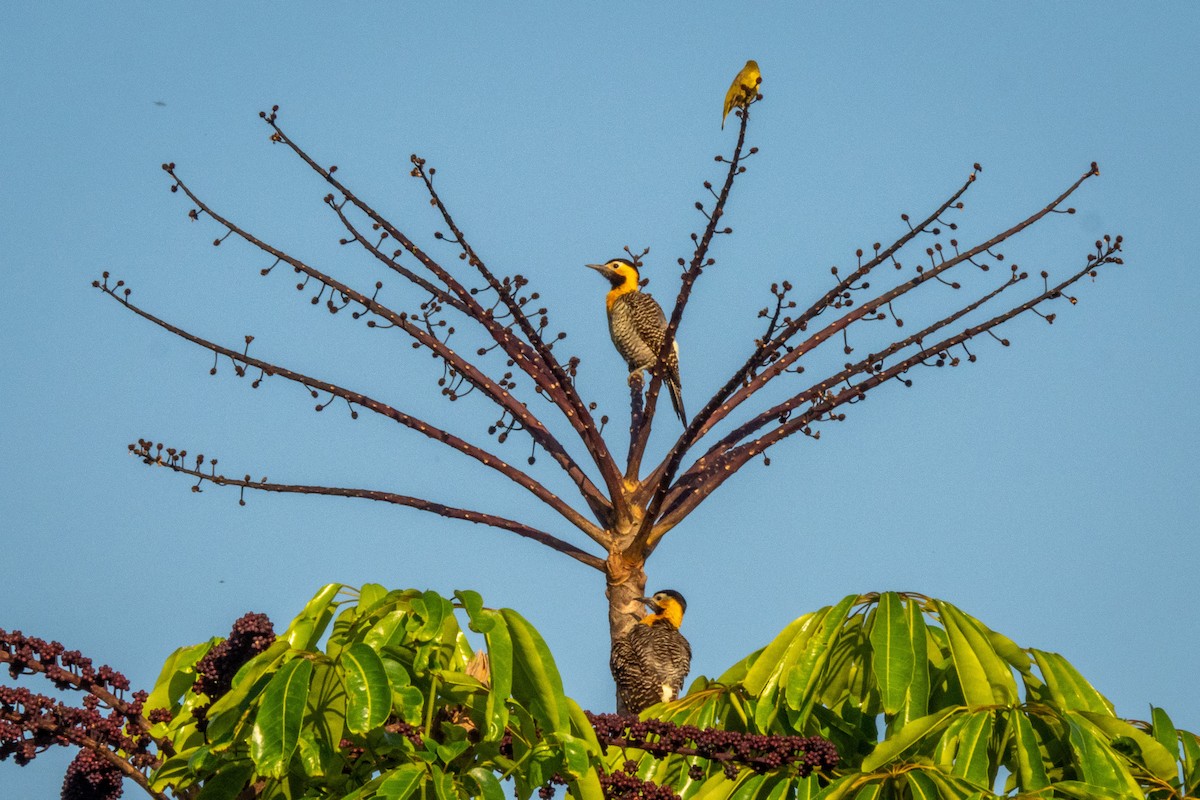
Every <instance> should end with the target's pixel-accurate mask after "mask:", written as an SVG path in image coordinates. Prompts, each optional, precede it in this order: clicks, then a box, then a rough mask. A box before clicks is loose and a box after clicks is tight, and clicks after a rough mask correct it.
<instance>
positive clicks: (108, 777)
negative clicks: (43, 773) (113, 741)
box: [62, 750, 124, 800]
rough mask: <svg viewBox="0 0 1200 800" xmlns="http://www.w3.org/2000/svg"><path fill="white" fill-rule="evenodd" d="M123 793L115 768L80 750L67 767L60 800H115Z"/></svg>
mask: <svg viewBox="0 0 1200 800" xmlns="http://www.w3.org/2000/svg"><path fill="white" fill-rule="evenodd" d="M123 792H124V788H123V787H122V785H121V771H120V770H119V769H117V768H116V766H114V765H113V764H112V763H110V762H109V761H106V760H105V759H103V758H101V757H100V756H99V755H97V754H96V753H93V752H92V751H91V750H80V751H79V754H78V755H76V756H75V760H74V761H72V762H71V765H70V766H69V767H67V776H66V778H64V779H63V787H62V800H117V798H119V797H120V796H121V794H122V793H123Z"/></svg>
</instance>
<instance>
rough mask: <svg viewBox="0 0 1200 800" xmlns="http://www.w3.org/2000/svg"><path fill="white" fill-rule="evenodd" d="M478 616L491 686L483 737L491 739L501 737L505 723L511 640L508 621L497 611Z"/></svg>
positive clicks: (511, 668) (509, 688)
mask: <svg viewBox="0 0 1200 800" xmlns="http://www.w3.org/2000/svg"><path fill="white" fill-rule="evenodd" d="M480 618H481V619H482V620H486V623H487V626H488V631H487V633H486V634H484V638H485V641H486V642H487V652H488V665H489V668H490V672H491V676H490V677H491V688H490V689H489V690H488V697H487V704H486V706H485V708H484V715H485V717H486V719H487V732H486V734H485V736H484V737H483V738H484V740H485V741H488V742H495V741H499V740H500V739H501V738H503V737H504V729H505V727H506V726H507V725H508V705H507V703H508V698H509V696H510V695H511V694H512V685H513V643H512V637H511V636H510V635H509V633H508V624H507V623H505V621H504V618H503V617H502V616H501V615H500V613H499V612H497V611H483V612H481V615H480Z"/></svg>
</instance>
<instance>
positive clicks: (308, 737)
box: [300, 728, 333, 778]
mask: <svg viewBox="0 0 1200 800" xmlns="http://www.w3.org/2000/svg"><path fill="white" fill-rule="evenodd" d="M323 744H324V742H323V741H320V740H318V739H317V737H316V735H315V734H314V733H313V732H312V731H311V730H309V729H307V728H306V729H304V730H302V731H300V767H301V768H302V769H303V770H304V774H305V775H308V776H309V777H312V778H321V777H324V775H325V762H326V761H328V760H329V759H330V757H331V756H332V755H333V754H332V753H331V752H329V751H327V750H326V749H325V748H324V747H322V745H323Z"/></svg>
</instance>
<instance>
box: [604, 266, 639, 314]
mask: <svg viewBox="0 0 1200 800" xmlns="http://www.w3.org/2000/svg"><path fill="white" fill-rule="evenodd" d="M615 271H616V273H617V275H619V276H620V277H621V278H622V280H621V283H619V284H615V285H614V287H613V290H612V291H611V292H609V293H608V294H607V295H605V297H604V307H605V308H607V309H609V310H612V307H613V303H615V302H617V298H618V297H620V296H621V295H623V294H629V293H630V292H636V291H638V288H639V287H638V272H637V270H636V269H634V268H633V267H629V266H625V265H624V264H622V265H620V266H618V267H617V268H616V270H615ZM614 280H615V279H614Z"/></svg>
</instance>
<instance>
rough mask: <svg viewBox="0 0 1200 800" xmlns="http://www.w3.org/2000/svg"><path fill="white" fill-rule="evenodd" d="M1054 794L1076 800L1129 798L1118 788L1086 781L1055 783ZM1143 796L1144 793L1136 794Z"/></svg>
mask: <svg viewBox="0 0 1200 800" xmlns="http://www.w3.org/2000/svg"><path fill="white" fill-rule="evenodd" d="M1054 794H1055V796H1056V797H1057V796H1058V795H1062V796H1063V797H1072V798H1075V800H1129V798H1128V797H1127V796H1126V795H1124V794H1122V793H1121V792H1119V791H1118V790H1116V789H1102V788H1100V787H1098V786H1092V785H1091V784H1089V783H1086V782H1084V781H1058V782H1057V783H1055V784H1054ZM1135 796H1136V797H1141V796H1142V795H1140V794H1138V795H1135Z"/></svg>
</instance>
